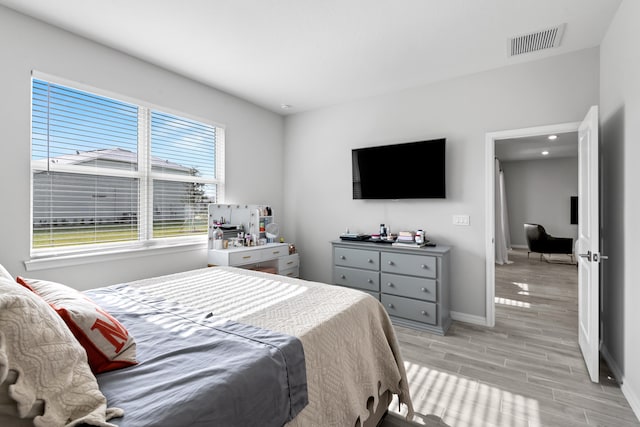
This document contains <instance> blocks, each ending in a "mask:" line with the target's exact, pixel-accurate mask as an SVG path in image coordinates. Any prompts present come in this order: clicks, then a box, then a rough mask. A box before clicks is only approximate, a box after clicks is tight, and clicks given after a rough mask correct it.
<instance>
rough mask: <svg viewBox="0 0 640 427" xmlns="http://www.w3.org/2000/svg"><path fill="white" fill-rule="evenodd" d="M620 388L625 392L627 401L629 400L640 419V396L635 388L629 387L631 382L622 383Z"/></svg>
mask: <svg viewBox="0 0 640 427" xmlns="http://www.w3.org/2000/svg"><path fill="white" fill-rule="evenodd" d="M620 390H622V394H624V397H626V398H627V401H628V402H629V405H630V406H631V409H632V410H633V413H634V414H636V418H637V419H638V420H640V398H638V395H637V394H636V393H635V392H634V390H632V389H631V387H629V384H628V383H627V382H624V383H622V385H621V386H620Z"/></svg>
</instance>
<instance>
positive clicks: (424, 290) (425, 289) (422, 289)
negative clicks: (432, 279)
mask: <svg viewBox="0 0 640 427" xmlns="http://www.w3.org/2000/svg"><path fill="white" fill-rule="evenodd" d="M420 290H421V291H422V292H429V290H428V289H427V288H420Z"/></svg>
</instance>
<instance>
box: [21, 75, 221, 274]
mask: <svg viewBox="0 0 640 427" xmlns="http://www.w3.org/2000/svg"><path fill="white" fill-rule="evenodd" d="M34 79H37V80H42V81H45V82H48V83H51V84H56V85H61V86H66V87H69V88H72V89H75V90H79V91H83V92H87V93H90V94H94V95H98V96H100V97H106V98H111V99H114V100H116V101H121V102H126V103H129V104H133V105H135V106H136V107H138V121H137V123H138V141H137V155H138V168H137V170H123V169H115V168H106V167H105V168H100V169H96V168H94V167H91V166H82V165H70V164H67V165H60V164H54V165H53V166H52V165H48V166H46V167H44V166H38V164H34V163H35V162H34V160H33V96H34V93H33V87H34V86H33V80H34ZM29 102H30V115H29V117H30V129H29V132H30V133H29V134H30V140H29V188H30V199H29V201H30V208H29V218H30V221H29V249H30V260H29V261H25V266H26V267H27V270H38V269H41V268H50V267H55V266H57V265H61V266H67V265H76V264H84V263H87V262H94V260H96V257H98V258H104V257H102V255H105V256H107V258H109V259H118V258H121V257H122V258H126V257H128V256H130V254H144V252H146V250H147V249H154V251H153V252H155V251H156V250H157V249H163V248H167V249H169V250H172V251H176V250H185V248H190V247H191V248H194V249H195V248H201V247H202V246H206V241H207V233H206V232H204V233H201V234H198V235H191V236H170V237H156V238H154V237H153V182H154V181H157V180H166V181H173V182H189V183H202V184H213V185H215V186H216V201H215V202H216V203H224V197H225V132H226V128H225V126H224V125H222V124H220V123H217V122H215V121H212V120H210V119H204V118H202V117H196V116H193V115H191V114H186V113H184V112H179V111H175V110H173V109H171V108H166V107H162V106H158V105H155V104H152V103H149V102H144V101H141V100H138V99H135V98H132V97H129V96H125V95H121V94H116V93H113V92H109V91H106V90H103V89H99V88H95V87H92V86H89V85H86V84H82V83H78V82H74V81H70V80H67V79H64V78H60V77H57V76H52V75H49V74H46V73H42V72H37V71H32V73H31V78H30V99H29ZM152 112H158V113H165V114H169V115H173V116H176V117H179V118H183V119H187V120H191V121H195V122H200V123H203V124H206V125H209V126H213V127H215V128H216V139H215V148H214V149H215V175H216V176H215V177H213V178H207V177H199V176H191V175H190V176H184V177H183V176H180V175H176V174H171V173H163V172H161V171H153V170H152V168H151V114H152ZM43 164H44V163H43ZM43 170H49V171H53V172H70V173H77V174H85V175H102V176H113V177H123V178H134V179H138V180H139V185H138V213H139V215H138V238H137V239H136V240H130V241H121V242H105V243H91V244H82V245H72V246H60V247H50V248H34V247H33V244H34V241H33V239H34V236H33V234H34V233H33V232H34V227H33V221H34V172H37V171H43ZM83 258H86V259H83ZM56 260H58V261H59V262H57V261H56Z"/></svg>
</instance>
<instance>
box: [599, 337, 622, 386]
mask: <svg viewBox="0 0 640 427" xmlns="http://www.w3.org/2000/svg"><path fill="white" fill-rule="evenodd" d="M600 354H602V358H603V359H604V360H605V362H607V365H609V369H610V370H611V373H612V374H613V376H614V377H615V379H616V381H617V382H618V384H620V385H621V386H622V384H624V377H623V374H622V370H621V369H620V367H619V366H618V364H617V363H616V361H615V360H614V359H613V357H612V356H611V353H609V350H608V349H607V346H606V345H602V346H600Z"/></svg>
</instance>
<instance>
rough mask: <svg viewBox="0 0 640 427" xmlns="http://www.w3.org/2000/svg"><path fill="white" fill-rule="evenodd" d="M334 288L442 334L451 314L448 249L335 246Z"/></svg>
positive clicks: (410, 323)
mask: <svg viewBox="0 0 640 427" xmlns="http://www.w3.org/2000/svg"><path fill="white" fill-rule="evenodd" d="M332 247H333V283H334V284H336V285H340V286H345V287H349V288H353V289H358V290H361V291H364V292H367V293H369V294H370V295H372V296H373V297H374V298H376V299H378V300H380V301H381V302H382V304H383V305H384V307H385V309H386V310H387V312H388V313H389V315H390V316H391V318H392V320H393V321H394V322H395V323H397V324H399V325H403V326H408V327H413V328H417V329H424V330H428V331H430V332H434V333H437V334H441V335H444V334H445V333H446V331H447V329H448V328H449V325H450V324H451V316H450V314H449V252H450V248H449V247H447V246H437V247H430V248H427V247H423V248H405V247H398V246H393V245H379V244H375V243H370V242H349V241H334V242H332Z"/></svg>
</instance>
